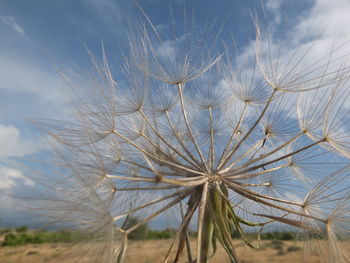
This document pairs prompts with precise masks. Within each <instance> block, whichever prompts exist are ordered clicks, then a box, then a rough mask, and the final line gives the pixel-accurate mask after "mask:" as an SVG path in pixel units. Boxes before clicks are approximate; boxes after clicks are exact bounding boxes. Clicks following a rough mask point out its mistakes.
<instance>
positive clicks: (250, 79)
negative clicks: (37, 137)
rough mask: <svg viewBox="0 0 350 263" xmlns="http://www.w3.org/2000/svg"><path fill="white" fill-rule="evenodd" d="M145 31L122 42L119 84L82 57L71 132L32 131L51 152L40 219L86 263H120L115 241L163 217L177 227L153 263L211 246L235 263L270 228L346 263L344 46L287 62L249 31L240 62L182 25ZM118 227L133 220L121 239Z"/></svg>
mask: <svg viewBox="0 0 350 263" xmlns="http://www.w3.org/2000/svg"><path fill="white" fill-rule="evenodd" d="M147 20H148V22H147V23H148V24H147V23H146V25H142V26H140V27H138V30H137V32H138V33H137V34H134V35H130V36H129V52H127V53H126V54H125V55H124V60H123V61H122V62H121V65H120V71H119V72H112V70H111V69H110V65H109V61H108V59H107V56H106V54H105V51H104V50H103V53H102V61H98V59H96V58H95V57H93V56H92V55H91V53H90V56H91V57H92V62H93V64H94V66H95V68H96V72H97V74H96V78H95V79H94V85H93V89H92V90H93V92H92V93H88V92H86V93H85V94H84V96H82V95H81V96H80V97H79V99H80V101H79V103H76V104H75V105H76V107H75V108H76V114H75V115H74V118H73V120H72V121H71V122H69V123H65V122H62V123H60V122H44V124H45V125H41V127H43V128H44V129H45V130H46V131H47V132H48V133H49V135H51V136H52V137H53V138H54V139H55V140H56V142H57V143H56V144H55V147H56V148H55V151H54V153H55V157H56V158H57V162H56V164H57V165H58V167H59V168H60V171H59V172H60V175H55V176H53V179H55V182H54V184H50V185H48V186H49V189H50V190H51V191H52V193H54V198H48V199H45V200H41V201H45V202H48V204H47V207H49V208H50V209H49V210H48V209H46V210H44V211H45V213H46V215H47V213H48V212H49V213H48V215H49V216H50V217H52V220H53V222H59V223H61V224H63V225H67V224H72V226H74V227H79V228H81V229H84V231H86V232H88V233H91V234H92V237H93V238H92V240H91V241H90V242H89V244H88V245H87V244H84V245H83V248H85V249H83V250H82V251H85V253H89V254H91V257H90V259H91V260H92V261H95V262H122V261H123V258H124V254H125V251H126V249H127V236H128V234H130V233H132V232H133V231H135V230H136V229H137V228H138V227H140V226H142V225H143V224H147V223H148V222H150V221H151V220H153V219H155V218H157V217H161V216H162V215H163V214H165V213H168V215H172V216H173V217H174V218H175V217H176V218H177V219H178V220H180V222H179V224H178V228H177V232H176V235H175V237H174V240H173V242H172V244H171V246H170V248H169V250H168V253H167V254H166V255H165V256H164V259H163V262H179V260H180V256H181V255H182V254H186V259H187V262H197V263H205V262H209V261H210V258H211V257H212V256H213V255H214V254H215V252H216V248H217V243H220V244H221V246H222V247H223V248H224V250H225V251H226V253H227V255H228V257H229V261H230V262H238V258H239V255H237V254H236V252H235V249H234V246H233V244H232V241H231V237H232V234H233V233H238V234H239V236H240V238H241V239H242V241H243V242H244V243H245V244H247V245H248V246H250V247H252V248H254V247H257V246H258V244H257V243H256V242H254V240H251V239H249V238H248V237H247V236H246V234H245V233H246V232H247V231H255V232H258V233H261V232H262V231H264V230H265V229H271V227H274V225H278V226H281V225H285V226H287V229H298V230H297V231H299V232H303V233H304V234H305V237H306V238H305V240H306V241H308V242H316V241H315V240H313V238H312V237H315V236H316V235H317V236H318V237H320V238H323V239H325V240H326V241H327V242H328V246H327V248H328V250H326V249H325V248H324V247H323V243H322V242H321V241H320V240H319V242H318V245H317V246H318V247H319V248H321V249H320V250H321V251H322V253H326V257H323V258H325V260H326V262H348V261H349V257H350V254H349V249H348V248H347V246H346V243H345V242H346V240H347V239H348V238H349V236H350V233H349V225H350V217H349V194H350V184H349V179H350V175H349V168H350V162H349V157H350V140H349V138H350V132H349V131H350V129H349V116H350V112H349V110H350V108H349V96H350V89H349V76H350V75H349V73H350V72H349V69H350V68H349V67H348V66H347V65H346V63H345V62H346V61H345V57H344V56H343V54H342V52H341V51H342V48H343V46H339V47H336V46H333V47H331V49H330V51H329V53H328V54H319V56H318V58H316V59H315V58H313V57H309V54H310V50H311V49H312V48H313V46H314V45H315V43H308V42H306V43H302V44H300V46H298V47H296V48H295V49H294V50H292V51H291V50H290V48H291V47H290V45H289V44H288V40H289V39H288V37H286V38H285V39H282V40H277V39H276V38H275V37H274V36H272V35H271V34H265V35H264V34H263V33H262V31H263V30H262V27H261V26H259V25H257V26H256V29H257V30H256V31H257V33H256V40H255V41H254V43H255V44H254V45H253V49H254V50H253V51H254V52H250V53H251V54H252V55H251V56H250V57H249V58H248V59H247V60H245V61H242V60H240V58H239V55H232V53H231V47H232V49H234V46H233V45H231V44H230V43H226V44H225V45H224V47H223V48H222V50H223V51H222V52H221V51H220V47H219V46H220V45H221V41H218V39H219V36H217V35H214V36H210V34H209V33H210V28H209V30H207V29H201V30H200V29H199V28H197V27H195V23H194V20H191V25H190V26H188V27H184V30H183V31H182V34H179V35H169V34H165V33H164V32H161V31H160V30H158V29H157V28H156V26H154V25H153V24H152V23H151V22H150V21H149V19H148V18H147ZM148 27H149V28H148ZM216 31H220V30H219V29H217V30H216ZM174 32H175V31H174ZM163 33H164V34H163ZM208 37H209V39H208ZM61 174H63V175H61ZM180 215H181V216H180ZM130 216H136V217H138V218H139V221H138V222H136V223H135V224H134V225H132V226H128V228H126V227H125V226H126V225H128V224H126V223H125V222H127V220H128V218H129V217H130ZM191 226H195V227H196V231H197V237H196V240H197V246H196V248H192V247H190V243H189V242H188V231H189V230H190V228H191ZM310 233H313V234H310ZM308 235H309V238H308V237H307V236H308ZM326 251H327V252H326ZM174 253H175V254H174Z"/></svg>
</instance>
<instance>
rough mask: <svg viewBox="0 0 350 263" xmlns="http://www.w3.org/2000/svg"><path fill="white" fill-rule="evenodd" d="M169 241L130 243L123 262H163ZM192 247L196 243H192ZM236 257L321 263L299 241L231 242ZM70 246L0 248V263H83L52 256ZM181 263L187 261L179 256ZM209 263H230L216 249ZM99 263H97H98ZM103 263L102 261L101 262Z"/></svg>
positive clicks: (253, 261) (249, 261) (244, 262)
mask: <svg viewBox="0 0 350 263" xmlns="http://www.w3.org/2000/svg"><path fill="white" fill-rule="evenodd" d="M170 242H171V240H147V241H130V242H129V246H128V250H127V254H126V259H125V262H126V263H157V262H162V259H163V258H164V255H165V254H166V252H167V249H168V247H169V244H170ZM191 243H192V245H193V246H194V245H195V241H194V240H191ZM234 245H235V248H236V252H237V255H239V259H240V262H241V263H268V262H269V263H282V262H283V263H292V262H293V263H294V262H308V263H317V262H321V261H320V258H321V256H320V255H319V254H318V253H316V251H314V252H311V253H310V255H309V256H308V257H307V259H305V257H304V252H303V251H302V250H301V248H302V247H303V243H302V242H297V241H283V242H282V241H277V242H276V241H263V243H262V246H261V249H259V250H253V249H251V248H249V247H247V246H245V245H243V244H242V243H241V242H239V241H234ZM69 246H70V245H69V244H41V245H24V246H16V247H0V262H1V263H41V262H52V263H73V262H74V263H75V262H79V263H84V262H86V261H87V258H84V257H82V256H79V257H78V256H76V255H74V254H73V253H72V254H67V256H66V258H64V259H63V260H64V261H63V262H62V258H60V259H58V258H55V257H53V256H54V255H57V254H58V252H59V251H61V250H62V249H65V248H67V247H69ZM180 262H186V259H185V257H182V258H181V260H180ZM211 262H212V263H225V262H229V261H228V259H227V257H226V255H225V252H224V250H223V248H221V247H219V248H218V252H217V254H216V255H215V256H214V258H213V259H212V260H211ZM99 263H100V262H99ZM102 263H103V262H102Z"/></svg>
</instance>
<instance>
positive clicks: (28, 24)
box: [0, 0, 350, 225]
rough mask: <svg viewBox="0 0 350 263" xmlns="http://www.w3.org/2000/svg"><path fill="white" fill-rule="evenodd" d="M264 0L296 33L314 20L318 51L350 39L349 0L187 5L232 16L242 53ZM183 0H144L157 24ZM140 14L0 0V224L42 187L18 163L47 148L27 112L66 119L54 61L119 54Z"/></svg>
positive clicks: (74, 69)
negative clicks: (103, 52)
mask: <svg viewBox="0 0 350 263" xmlns="http://www.w3.org/2000/svg"><path fill="white" fill-rule="evenodd" d="M261 2H262V3H263V6H264V8H265V15H266V17H267V18H268V20H269V22H270V23H271V25H272V26H273V27H275V28H276V29H277V28H278V29H280V30H286V31H288V30H290V32H292V33H293V34H295V38H296V39H300V38H301V35H303V33H305V31H306V30H307V29H308V27H309V26H310V25H311V24H313V26H312V30H313V31H312V34H311V37H313V38H314V39H315V41H319V43H320V45H319V46H318V47H319V48H320V49H321V51H322V48H323V49H325V48H326V47H327V46H328V45H329V43H332V41H333V40H336V41H338V42H342V41H345V40H349V36H350V28H349V26H348V25H349V24H350V16H349V15H348V14H349V13H350V2H349V1H348V0H332V1H329V0H313V1H311V0H294V1H280V0H266V1H255V0H245V1H243V0H240V1H239V0H220V1H211V0H187V1H185V9H186V11H187V12H192V10H194V12H195V17H196V19H197V21H198V23H199V24H200V23H201V21H205V20H209V21H210V20H213V19H217V23H218V24H220V23H223V21H224V20H225V19H226V18H227V22H226V24H225V27H224V31H223V36H227V35H229V34H230V33H231V32H232V34H233V35H234V37H235V39H236V42H237V48H238V51H239V52H242V53H245V52H247V50H248V47H249V45H250V42H249V41H250V39H253V38H254V34H255V32H254V26H253V23H252V18H251V15H250V14H251V13H254V12H257V14H258V16H260V18H262V17H263V14H262V12H261V10H262V4H261ZM183 3H184V1H182V0H139V4H140V6H141V7H142V8H143V10H144V11H145V13H147V15H148V16H149V18H150V19H151V20H152V22H153V23H154V24H155V25H157V26H161V25H167V24H168V23H169V17H170V16H169V7H170V6H171V8H172V9H173V13H174V15H173V16H174V19H175V20H178V19H182V13H183V10H184V4H183ZM143 19H144V17H143V15H142V13H141V12H140V10H139V9H138V8H137V6H136V4H135V2H134V1H131V0H51V1H47V0H32V1H23V0H2V1H1V2H0V34H1V41H0V218H1V219H2V222H1V221H0V224H3V225H6V224H9V223H10V222H11V224H23V223H24V222H23V215H26V213H25V208H23V207H21V206H20V204H21V201H19V200H17V199H16V198H14V197H13V196H15V195H20V194H23V193H29V192H32V191H36V189H37V188H36V185H35V182H33V181H32V180H30V179H29V178H26V177H25V175H26V174H28V173H30V172H29V171H27V170H26V169H24V168H22V167H21V166H18V164H17V163H16V160H18V159H28V158H35V157H38V156H42V155H44V154H43V153H42V152H43V151H44V150H47V146H46V145H47V144H46V143H45V139H46V137H45V135H43V134H41V133H40V132H39V131H38V130H37V129H36V128H35V127H33V126H32V125H31V124H30V122H28V119H31V118H49V119H65V118H67V114H68V112H69V97H68V96H67V93H66V89H65V88H64V86H65V85H66V84H65V82H64V81H63V79H62V77H61V76H60V74H58V73H57V71H56V70H55V65H57V66H58V67H60V68H62V69H64V71H66V72H70V73H71V74H72V75H73V76H81V77H83V76H84V74H85V73H86V72H88V71H89V70H90V69H91V64H90V63H89V57H88V55H87V53H86V51H85V49H84V48H83V46H82V43H84V44H85V45H86V46H88V47H89V48H90V49H91V50H92V51H93V53H95V54H96V56H98V57H99V56H100V54H101V40H103V42H104V45H105V48H106V52H107V54H108V55H109V57H110V59H112V60H113V59H117V56H116V55H114V54H116V53H117V51H118V48H121V49H123V47H124V46H125V44H126V41H127V30H128V24H130V23H132V22H134V21H142V20H143ZM276 32H278V30H276ZM73 81H74V80H73ZM78 84H79V80H78V78H77V85H78Z"/></svg>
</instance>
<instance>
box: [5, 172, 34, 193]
mask: <svg viewBox="0 0 350 263" xmlns="http://www.w3.org/2000/svg"><path fill="white" fill-rule="evenodd" d="M0 178H1V180H0V190H11V189H13V188H14V187H15V186H16V185H17V184H18V181H21V182H22V183H23V184H25V185H28V186H34V182H33V181H32V180H31V179H29V178H28V177H25V176H24V175H23V173H22V171H21V170H18V169H13V168H8V167H5V166H0ZM8 200H10V198H8Z"/></svg>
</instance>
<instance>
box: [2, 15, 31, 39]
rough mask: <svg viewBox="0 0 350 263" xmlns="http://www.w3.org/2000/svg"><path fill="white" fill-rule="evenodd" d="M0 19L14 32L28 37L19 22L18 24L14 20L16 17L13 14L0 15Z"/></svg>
mask: <svg viewBox="0 0 350 263" xmlns="http://www.w3.org/2000/svg"><path fill="white" fill-rule="evenodd" d="M0 20H1V21H2V22H3V23H4V24H6V25H8V26H9V27H11V28H12V29H13V30H14V31H15V32H16V33H18V34H20V35H22V36H23V37H25V38H26V39H29V38H28V36H27V34H26V33H25V31H24V29H23V27H22V26H21V25H20V24H18V22H17V21H16V19H15V18H14V17H13V16H0Z"/></svg>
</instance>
